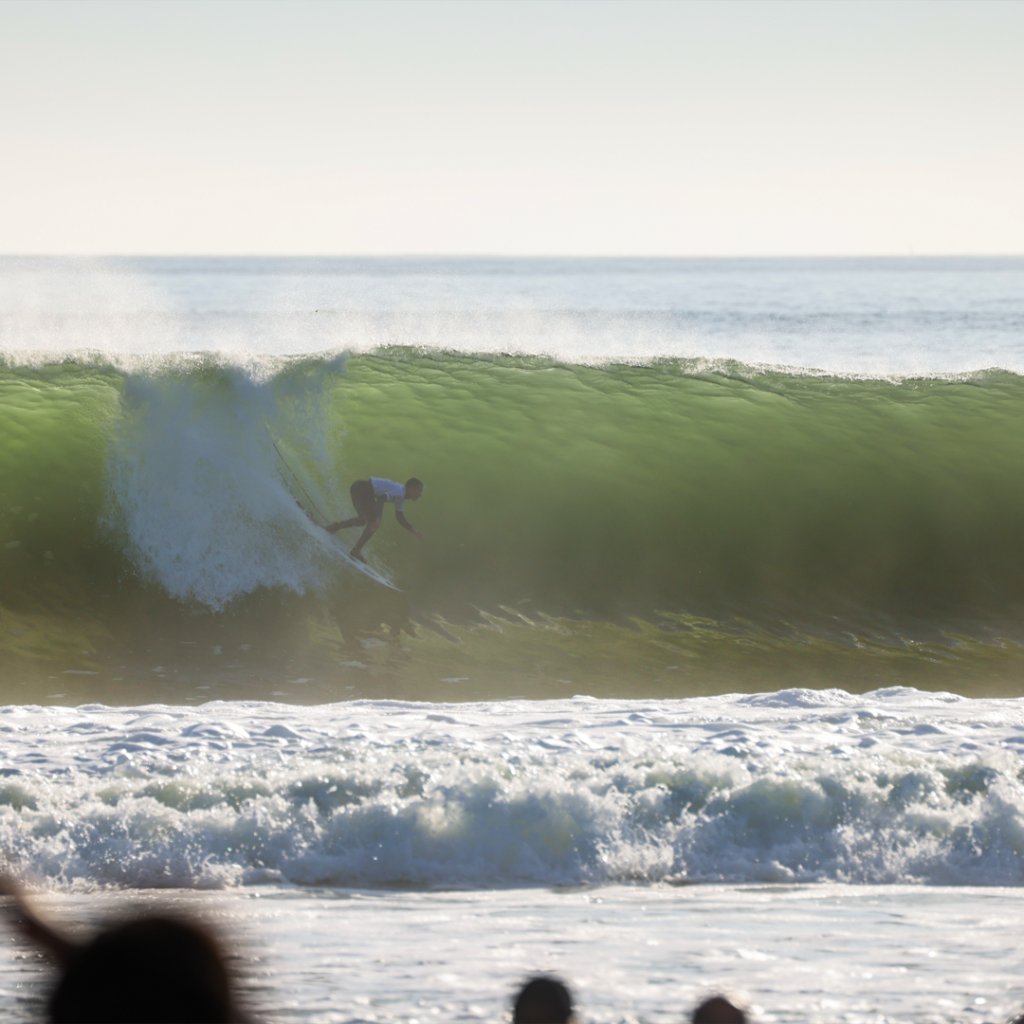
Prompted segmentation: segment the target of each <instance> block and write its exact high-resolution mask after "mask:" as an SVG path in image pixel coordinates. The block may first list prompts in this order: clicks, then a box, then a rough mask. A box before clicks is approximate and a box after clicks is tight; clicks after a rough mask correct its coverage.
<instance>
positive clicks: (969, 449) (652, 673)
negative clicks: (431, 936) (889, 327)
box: [0, 350, 1024, 701]
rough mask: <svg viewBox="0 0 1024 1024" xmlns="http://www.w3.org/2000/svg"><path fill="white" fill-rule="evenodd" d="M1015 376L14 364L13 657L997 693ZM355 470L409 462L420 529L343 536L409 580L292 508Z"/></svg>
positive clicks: (343, 483)
mask: <svg viewBox="0 0 1024 1024" xmlns="http://www.w3.org/2000/svg"><path fill="white" fill-rule="evenodd" d="M1022 398H1024V381H1022V380H1021V378H1019V377H1016V376H1014V375H1011V374H1001V373H991V374H986V375H975V376H973V377H970V378H965V379H957V380H904V381H877V380H855V379H850V380H846V379H837V378H824V377H813V376H800V375H792V374H786V373H784V372H781V371H763V372H762V371H756V370H752V369H750V368H746V367H742V366H738V365H734V366H724V365H719V366H701V365H697V364H686V363H679V362H665V363H661V364H657V365H653V366H610V367H581V366H566V365H559V364H554V363H551V362H549V361H544V360H539V359H530V358H513V357H505V358H473V357H468V356H459V355H452V354H438V353H433V354H423V353H420V352H416V351H411V350H385V351H381V352H378V353H376V354H371V355H361V356H353V357H352V358H350V359H349V360H348V361H347V363H343V362H342V361H340V360H327V359H317V358H307V359H304V360H295V361H292V362H289V363H283V364H280V365H278V366H276V367H267V366H263V367H259V368H257V369H256V370H253V369H251V368H250V369H249V370H247V371H245V372H243V371H242V370H239V369H233V368H229V367H224V366H220V365H217V364H216V363H215V362H213V361H205V362H204V361H202V360H199V361H196V362H194V363H187V364H186V363H179V364H177V365H175V366H165V367H163V368H158V369H156V370H147V371H145V372H142V371H139V372H127V371H120V370H115V369H113V368H110V367H105V366H101V365H96V366H81V365H73V364H67V365H63V366H52V367H45V368H42V369H31V368H24V367H7V368H6V370H4V371H3V375H2V378H0V469H2V472H3V480H4V486H3V496H2V497H0V505H2V506H3V518H2V519H0V559H2V560H3V575H2V581H0V603H2V608H3V623H5V624H6V627H5V628H6V632H5V634H3V641H2V642H3V646H4V651H5V657H6V659H7V662H6V663H7V664H9V665H10V666H14V668H12V669H11V671H12V672H14V674H15V675H16V676H17V677H18V678H19V679H22V680H24V681H25V685H26V686H29V687H31V688H35V687H42V688H46V687H47V686H52V684H53V680H45V679H44V678H43V677H44V676H54V675H56V676H57V677H58V678H57V681H58V682H59V683H60V686H61V687H62V688H69V687H70V688H72V689H73V688H74V687H75V686H79V688H81V687H86V688H87V689H88V692H89V693H90V694H94V693H96V692H97V691H98V689H99V688H101V687H106V690H104V693H105V694H106V695H107V697H108V699H115V698H118V695H119V694H120V692H121V690H125V691H127V690H129V689H130V688H133V687H134V690H133V691H132V692H133V693H134V696H132V695H131V693H128V692H126V693H125V697H124V699H125V700H132V701H137V700H138V699H139V698H138V690H139V687H145V688H147V693H148V692H153V693H157V694H160V695H164V694H167V693H172V694H177V695H178V699H181V692H180V691H181V690H182V688H185V689H188V691H189V695H190V696H197V694H194V693H193V692H192V691H193V690H194V688H195V687H196V686H207V687H210V689H208V690H204V691H201V693H199V694H198V696H209V695H213V694H218V693H220V694H223V695H238V694H241V693H247V692H251V693H252V694H253V695H256V694H260V695H266V694H267V693H268V692H269V693H273V692H278V693H279V694H280V695H281V696H282V697H284V698H286V699H293V700H307V699H308V700H318V699H324V698H325V697H326V698H336V697H338V696H351V695H356V694H362V695H370V694H372V695H378V696H379V695H389V694H391V695H396V696H398V695H402V696H408V695H419V696H422V697H424V698H425V699H444V698H445V697H450V698H455V697H461V696H477V695H480V694H482V695H487V696H491V695H497V694H508V693H529V694H531V695H544V694H549V695H558V696H564V695H565V693H566V687H571V688H573V690H574V692H594V693H612V692H614V693H619V694H626V693H630V694H645V693H650V694H654V693H658V694H661V695H664V694H679V695H683V694H686V693H693V692H709V691H712V690H717V691H720V690H749V689H762V688H765V687H767V686H778V685H800V684H808V685H842V686H845V687H848V688H851V687H852V688H862V689H863V688H871V687H875V686H879V685H887V684H889V683H900V682H910V683H913V684H914V685H918V686H934V687H939V688H952V689H959V690H961V691H965V692H967V691H969V692H972V693H977V692H999V693H1007V692H1018V690H1017V683H1016V680H1017V679H1018V678H1019V675H1020V668H1021V664H1020V661H1021V659H1020V648H1019V645H1018V643H1019V641H1020V639H1021V636H1020V634H1021V630H1020V627H1019V626H1018V621H1019V616H1018V611H1019V608H1020V606H1021V604H1022V601H1024V556H1022V553H1021V541H1020V538H1021V536H1022V535H1024V532H1022V527H1024V482H1022V478H1021V473H1020V469H1019V467H1020V465H1021V463H1022V459H1024V430H1022V428H1024V403H1022ZM275 441H276V442H277V444H278V447H279V449H280V451H281V453H282V454H283V455H284V457H285V458H286V459H287V461H288V463H289V465H291V466H292V467H293V468H294V469H295V474H296V478H297V480H296V478H289V477H288V475H287V474H282V472H281V467H280V464H279V460H278V459H277V456H276V454H275V452H274V449H273V444H272V443H273V442H275ZM369 475H374V476H385V477H390V478H392V479H399V480H404V479H405V478H406V477H408V476H413V475H415V476H418V477H420V478H421V479H423V480H424V481H425V483H426V490H425V493H424V496H423V498H422V499H421V500H420V501H419V502H418V503H416V504H412V503H410V504H409V505H408V506H407V509H406V512H407V515H408V518H409V519H410V520H411V521H412V522H413V523H414V524H415V525H416V526H418V527H419V528H421V529H422V530H423V531H424V533H425V535H426V536H425V540H424V541H422V542H421V541H419V540H417V538H415V537H413V536H412V535H410V534H407V533H405V531H403V530H401V529H399V528H398V526H397V524H396V523H395V522H394V519H393V516H392V515H391V513H390V512H387V513H386V514H385V523H384V525H383V527H382V528H381V530H380V531H379V532H378V533H377V535H376V537H375V538H374V540H373V541H372V542H371V544H370V546H369V547H368V549H367V550H368V551H370V552H372V554H373V558H374V559H375V562H376V565H377V566H378V568H380V569H381V570H382V571H385V572H387V573H388V574H389V575H390V576H391V577H392V578H393V579H394V581H395V583H396V585H397V586H399V587H400V588H401V589H402V593H401V594H395V593H393V592H391V591H385V588H382V587H380V586H379V585H377V584H375V583H372V582H371V581H369V580H366V579H365V578H363V577H361V576H358V575H357V574H354V573H353V572H352V571H351V570H350V569H348V568H346V567H345V565H344V563H343V562H342V561H341V560H340V559H339V558H338V557H337V551H336V550H332V548H331V547H330V546H329V545H330V544H333V541H330V540H329V539H325V538H326V535H323V534H322V532H321V531H317V530H316V529H315V528H313V527H311V526H310V524H309V523H308V520H306V518H305V517H304V516H303V515H302V514H301V511H299V510H298V509H297V508H296V506H295V499H296V498H300V499H301V500H302V501H303V502H304V503H306V504H309V503H315V504H317V505H318V507H319V506H322V511H323V513H324V514H325V515H327V516H330V517H333V516H339V517H340V516H343V515H347V514H349V512H350V507H349V504H348V496H347V491H348V485H349V484H350V483H351V481H352V480H354V479H356V478H359V477H364V476H369ZM298 492H301V493H298ZM356 536H357V531H350V532H347V533H345V534H342V535H340V537H341V538H342V539H343V541H344V542H346V543H351V542H354V540H355V537H356ZM218 638H220V641H221V642H217V641H218ZM191 648H194V650H192V649H191ZM215 649H216V651H217V652H218V653H214V651H215ZM82 652H88V653H82ZM129 652H131V653H129ZM150 655H152V656H150ZM172 655H173V657H172ZM229 659H231V660H229ZM150 661H152V662H154V664H152V665H149V664H148V662H150ZM143 663H146V664H143ZM229 665H231V666H235V667H233V668H230V669H229V668H228V666H229ZM74 666H79V667H77V668H76V667H74ZM117 666H123V668H118V667H117ZM68 667H71V670H72V671H73V672H75V673H84V672H95V673H97V675H95V676H79V675H68V674H67V672H68ZM157 668H159V669H161V670H162V671H160V672H157V671H156V669H157ZM15 669H16V671H15ZM118 672H120V673H122V675H121V676H120V677H119V678H117V679H116V685H115V676H116V673H118ZM275 679H276V680H278V682H277V683H276V684H275V683H273V680H275ZM289 679H291V680H292V682H288V681H287V680H289ZM296 679H304V680H305V682H295V680H296ZM197 680H202V681H201V682H197ZM281 680H284V682H282V681H281ZM559 680H568V682H559ZM272 686H273V687H275V689H270V687H272ZM82 692H85V691H84V690H82ZM111 695H113V697H111ZM118 699H119V698H118Z"/></svg>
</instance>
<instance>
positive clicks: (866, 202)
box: [0, 0, 1024, 255]
mask: <svg viewBox="0 0 1024 1024" xmlns="http://www.w3.org/2000/svg"><path fill="white" fill-rule="evenodd" d="M1022 44H1024V2H1021V0H997V2H991V0H966V2H962V0H945V2H937V0H892V2H880V0H796V2H789V0H786V2H775V0H753V2H748V0H732V2H722V0H719V2H704V0H692V2H646V0H628V2H604V0H577V2H560V0H551V2H547V0H535V2H523V0H510V2H509V0H436V2H435V0H414V2H406V0H377V2H369V3H366V2H359V0H350V2H330V0H328V2H320V0H312V2H309V0H288V2H276V0H223V2H217V3H214V2H204V0H198V2H192V0H175V2H166V0H148V2H146V3H136V2H133V0H129V2H120V0H102V2H95V0H72V2H67V0H47V2H41V0H29V2H24V0H6V2H4V3H2V4H0V94H2V95H3V97H4V101H3V103H2V104H0V140H2V141H0V146H2V150H0V151H2V158H0V252H4V253H52V254H66V253H74V254H108V253H126V254H133V253H154V254H160V253H168V254H170V253H187V254H207V253H228V254H249V253H282V254H286V253H305V254H325V253H336V254H349V253H353V254H355V253H363V254H375V253H490V254H531V255H545V254H566V255H603V254H607V255H619V254H631V255H790V254H897V255H898V254H905V253H909V252H914V253H918V254H923V253H1022V252H1024V188H1022V184H1021V183H1022V182H1024V116H1022V113H1021V112H1022V111H1024V60H1022V59H1021V52H1022V48H1024V47H1022Z"/></svg>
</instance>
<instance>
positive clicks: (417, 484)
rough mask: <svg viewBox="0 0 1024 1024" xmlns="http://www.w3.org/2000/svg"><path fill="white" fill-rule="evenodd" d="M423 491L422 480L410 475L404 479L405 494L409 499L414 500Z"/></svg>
mask: <svg viewBox="0 0 1024 1024" xmlns="http://www.w3.org/2000/svg"><path fill="white" fill-rule="evenodd" d="M422 493H423V481H422V480H417V479H416V477H414V476H411V477H409V479H408V480H406V481H405V496H406V498H408V499H409V501H415V500H416V499H417V498H418V497H419V496H420V495H421V494H422Z"/></svg>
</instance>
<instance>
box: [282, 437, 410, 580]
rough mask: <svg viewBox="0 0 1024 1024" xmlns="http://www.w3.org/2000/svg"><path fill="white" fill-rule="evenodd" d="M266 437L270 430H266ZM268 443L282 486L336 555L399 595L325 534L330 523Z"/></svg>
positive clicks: (293, 471)
mask: <svg viewBox="0 0 1024 1024" xmlns="http://www.w3.org/2000/svg"><path fill="white" fill-rule="evenodd" d="M267 434H268V436H269V435H270V430H269V429H268V430H267ZM270 443H271V444H272V445H273V446H274V451H275V452H277V457H278V458H279V459H280V460H281V465H282V466H283V467H284V472H283V473H282V474H281V477H282V479H283V481H284V485H285V486H286V487H287V488H288V490H289V492H290V493H291V496H292V497H293V498H294V499H295V504H296V505H298V506H299V508H300V509H302V511H303V512H304V513H305V514H306V518H307V519H309V521H310V522H311V523H313V524H314V525H315V526H318V527H320V529H322V530H323V531H324V534H325V536H326V537H327V538H328V539H329V541H330V543H331V544H332V546H333V547H334V548H335V550H336V551H337V553H338V555H339V556H340V557H341V558H342V559H343V560H344V562H345V563H346V564H347V565H349V566H351V567H352V568H353V569H355V570H356V571H357V572H361V573H362V574H363V575H364V576H368V577H369V578H370V579H371V580H373V581H374V582H376V583H380V584H382V585H383V586H385V587H390V589H391V590H397V591H398V592H399V593H401V592H402V591H401V588H400V587H396V586H395V585H394V583H392V582H391V580H389V579H388V578H387V577H386V576H385V575H383V573H380V572H378V571H377V570H376V569H374V567H373V566H372V565H368V564H367V563H366V562H362V561H360V560H359V559H358V558H353V557H352V556H351V555H350V554H349V553H348V551H347V550H346V548H345V547H344V546H343V544H342V542H341V540H340V538H339V537H338V535H337V534H335V533H327V530H326V527H327V525H328V523H330V522H331V520H329V519H328V518H327V517H326V516H325V515H324V514H323V512H321V511H320V509H319V508H317V505H316V502H315V501H314V500H313V498H312V495H310V493H309V490H308V489H307V488H306V486H305V485H304V484H303V483H302V481H301V480H300V479H299V476H298V474H297V473H296V472H295V470H294V469H292V467H291V466H290V465H289V464H288V460H287V459H286V458H285V457H284V455H283V454H282V453H281V449H280V448H279V447H278V446H277V442H276V441H275V440H274V438H273V437H271V438H270ZM296 492H298V493H296Z"/></svg>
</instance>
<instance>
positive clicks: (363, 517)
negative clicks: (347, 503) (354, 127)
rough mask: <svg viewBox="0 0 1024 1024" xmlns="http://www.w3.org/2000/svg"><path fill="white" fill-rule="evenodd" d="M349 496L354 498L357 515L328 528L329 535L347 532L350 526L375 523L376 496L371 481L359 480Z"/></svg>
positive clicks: (350, 490)
mask: <svg viewBox="0 0 1024 1024" xmlns="http://www.w3.org/2000/svg"><path fill="white" fill-rule="evenodd" d="M348 493H349V496H350V497H351V498H352V505H353V507H354V508H355V510H356V514H355V515H354V516H353V517H352V518H351V519H346V520H344V521H343V522H340V523H331V525H330V526H328V527H327V532H328V533H337V532H338V531H339V530H347V529H348V528H349V527H350V526H363V525H364V524H365V523H368V522H373V518H374V516H373V513H374V510H375V509H376V496H375V495H374V493H373V484H371V483H370V481H369V480H357V481H356V482H355V483H354V484H353V485H352V486H351V487H350V488H349V489H348Z"/></svg>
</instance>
